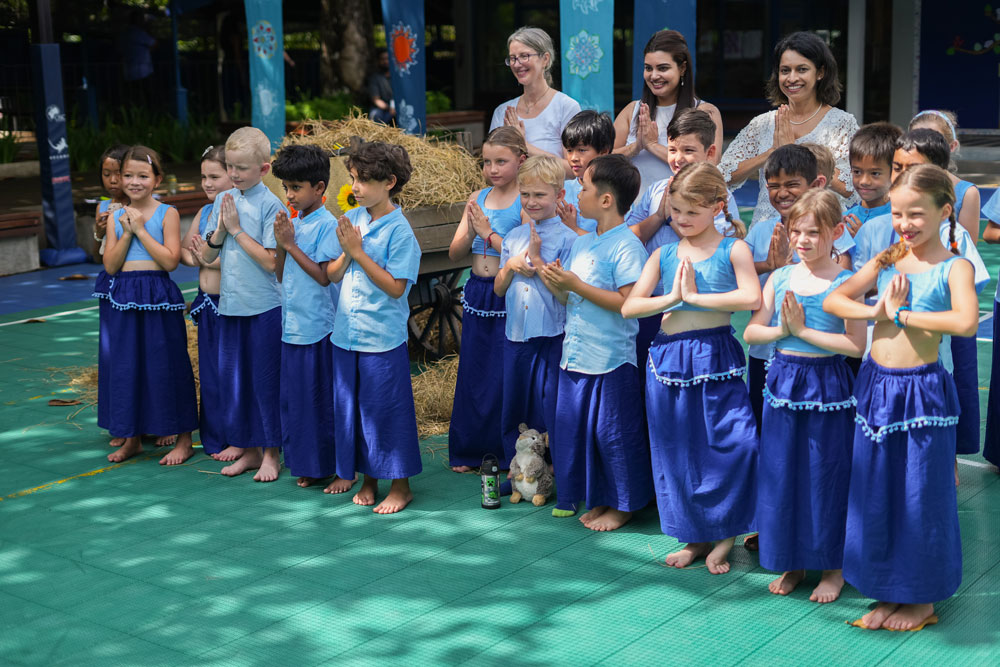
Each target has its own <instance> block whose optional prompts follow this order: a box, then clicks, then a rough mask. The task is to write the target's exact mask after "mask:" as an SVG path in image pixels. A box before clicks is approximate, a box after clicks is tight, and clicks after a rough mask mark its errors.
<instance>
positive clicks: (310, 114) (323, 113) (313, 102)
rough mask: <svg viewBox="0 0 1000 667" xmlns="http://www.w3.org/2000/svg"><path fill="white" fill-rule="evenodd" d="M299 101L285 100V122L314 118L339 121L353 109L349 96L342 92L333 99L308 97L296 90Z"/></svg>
mask: <svg viewBox="0 0 1000 667" xmlns="http://www.w3.org/2000/svg"><path fill="white" fill-rule="evenodd" d="M296 93H297V95H298V98H299V100H298V101H297V102H292V101H291V100H285V120H305V119H306V118H314V119H319V118H322V119H323V120H339V119H341V118H343V117H345V116H347V115H348V114H350V112H351V109H352V108H353V107H354V101H353V100H352V99H351V94H350V93H349V92H347V91H343V92H340V93H338V94H337V95H335V96H334V97H310V96H309V95H306V94H303V93H302V91H301V90H298V89H296Z"/></svg>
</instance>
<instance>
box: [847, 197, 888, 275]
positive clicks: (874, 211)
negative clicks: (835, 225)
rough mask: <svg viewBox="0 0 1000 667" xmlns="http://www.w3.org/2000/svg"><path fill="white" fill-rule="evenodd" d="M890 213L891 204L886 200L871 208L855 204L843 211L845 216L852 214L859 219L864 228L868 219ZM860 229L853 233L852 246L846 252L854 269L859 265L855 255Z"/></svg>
mask: <svg viewBox="0 0 1000 667" xmlns="http://www.w3.org/2000/svg"><path fill="white" fill-rule="evenodd" d="M890 213H892V205H891V204H890V203H889V202H886V203H884V204H882V205H881V206H875V207H873V208H866V207H864V206H862V205H861V204H855V205H854V206H852V207H851V208H849V209H847V211H845V212H844V215H845V216H848V215H853V216H854V217H856V218H857V219H858V220H860V221H861V229H864V228H865V225H866V224H868V221H869V220H873V219H874V218H878V217H880V216H883V215H889V214H890ZM861 229H859V230H858V231H857V233H856V234H855V235H854V247H853V248H851V250H850V251H849V252H848V254H849V255H850V256H851V265H852V268H853V269H854V270H855V271H857V270H858V266H859V265H858V263H857V261H856V255H857V253H858V250H859V247H860V242H859V241H858V237H859V236H861ZM845 232H846V233H848V234H850V232H847V231H846V230H845ZM862 264H863V262H862Z"/></svg>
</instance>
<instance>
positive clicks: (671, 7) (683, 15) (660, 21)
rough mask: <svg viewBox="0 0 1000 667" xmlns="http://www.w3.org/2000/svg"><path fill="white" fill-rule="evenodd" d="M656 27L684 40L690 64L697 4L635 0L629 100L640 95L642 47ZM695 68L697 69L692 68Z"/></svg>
mask: <svg viewBox="0 0 1000 667" xmlns="http://www.w3.org/2000/svg"><path fill="white" fill-rule="evenodd" d="M659 30H676V31H677V32H679V33H681V34H682V35H684V39H686V40H687V43H688V50H690V51H691V64H692V66H693V65H694V59H695V52H696V51H697V50H698V3H697V1H696V0H635V18H634V24H633V28H632V99H633V100H637V99H639V97H640V96H641V95H642V87H643V86H644V85H646V84H645V82H643V80H642V60H643V53H642V51H643V49H645V48H646V42H648V41H649V38H650V37H652V36H653V33H655V32H657V31H659ZM696 71H697V70H696Z"/></svg>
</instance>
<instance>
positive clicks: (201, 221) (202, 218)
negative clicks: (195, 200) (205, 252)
mask: <svg viewBox="0 0 1000 667" xmlns="http://www.w3.org/2000/svg"><path fill="white" fill-rule="evenodd" d="M211 217H212V204H205V205H204V206H202V207H201V212H200V213H199V214H198V236H200V237H201V238H205V233H206V232H207V231H208V220H209V218H211ZM212 229H215V227H213V228H212Z"/></svg>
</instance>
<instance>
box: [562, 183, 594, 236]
mask: <svg viewBox="0 0 1000 667" xmlns="http://www.w3.org/2000/svg"><path fill="white" fill-rule="evenodd" d="M563 187H564V188H566V194H565V196H564V199H565V200H566V203H567V204H572V205H573V207H574V208H575V209H576V226H577V227H579V228H580V229H582V230H583V231H585V232H592V231H595V230H596V229H597V220H594V219H593V218H585V217H583V216H582V215H580V188H581V187H583V184H581V183H580V179H578V178H569V179H566V183H565V185H563Z"/></svg>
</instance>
